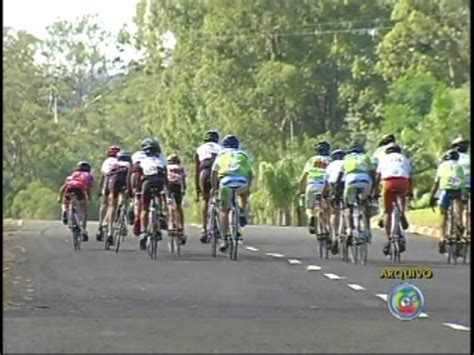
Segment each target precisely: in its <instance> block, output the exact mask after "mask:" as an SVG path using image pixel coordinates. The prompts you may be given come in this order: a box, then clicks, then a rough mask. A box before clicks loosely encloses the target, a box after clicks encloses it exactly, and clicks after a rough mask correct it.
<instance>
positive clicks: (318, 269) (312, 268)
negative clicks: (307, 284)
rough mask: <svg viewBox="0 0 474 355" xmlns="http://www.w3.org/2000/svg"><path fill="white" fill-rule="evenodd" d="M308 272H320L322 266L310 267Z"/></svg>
mask: <svg viewBox="0 0 474 355" xmlns="http://www.w3.org/2000/svg"><path fill="white" fill-rule="evenodd" d="M306 270H308V271H320V270H321V266H318V265H308V266H307V267H306Z"/></svg>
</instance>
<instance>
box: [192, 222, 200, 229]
mask: <svg viewBox="0 0 474 355" xmlns="http://www.w3.org/2000/svg"><path fill="white" fill-rule="evenodd" d="M190 226H192V227H198V228H199V227H201V225H200V224H196V223H191V224H190Z"/></svg>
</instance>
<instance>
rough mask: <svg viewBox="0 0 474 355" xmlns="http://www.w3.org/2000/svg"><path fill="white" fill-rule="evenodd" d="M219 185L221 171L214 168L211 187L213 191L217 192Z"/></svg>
mask: <svg viewBox="0 0 474 355" xmlns="http://www.w3.org/2000/svg"><path fill="white" fill-rule="evenodd" d="M218 185H219V173H218V171H217V170H212V171H211V187H212V193H215V192H216V191H217V187H218Z"/></svg>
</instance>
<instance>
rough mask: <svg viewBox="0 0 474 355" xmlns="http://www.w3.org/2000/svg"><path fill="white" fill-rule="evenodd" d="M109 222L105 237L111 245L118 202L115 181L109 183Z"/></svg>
mask: <svg viewBox="0 0 474 355" xmlns="http://www.w3.org/2000/svg"><path fill="white" fill-rule="evenodd" d="M108 190H109V196H108V198H109V202H108V205H109V211H108V215H109V220H108V221H107V224H108V226H109V227H108V235H107V236H106V237H107V238H109V242H110V243H111V244H113V231H114V223H115V219H116V218H117V202H118V185H117V180H116V179H110V183H109V189H108Z"/></svg>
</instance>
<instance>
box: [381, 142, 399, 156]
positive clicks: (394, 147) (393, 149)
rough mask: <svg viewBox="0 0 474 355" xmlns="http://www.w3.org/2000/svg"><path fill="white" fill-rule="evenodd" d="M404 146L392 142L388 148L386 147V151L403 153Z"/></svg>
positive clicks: (388, 152)
mask: <svg viewBox="0 0 474 355" xmlns="http://www.w3.org/2000/svg"><path fill="white" fill-rule="evenodd" d="M401 152H402V148H400V146H399V145H398V144H396V143H391V144H390V145H389V146H388V147H387V149H385V153H387V154H390V153H401Z"/></svg>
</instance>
